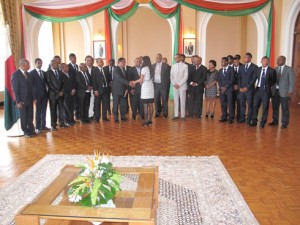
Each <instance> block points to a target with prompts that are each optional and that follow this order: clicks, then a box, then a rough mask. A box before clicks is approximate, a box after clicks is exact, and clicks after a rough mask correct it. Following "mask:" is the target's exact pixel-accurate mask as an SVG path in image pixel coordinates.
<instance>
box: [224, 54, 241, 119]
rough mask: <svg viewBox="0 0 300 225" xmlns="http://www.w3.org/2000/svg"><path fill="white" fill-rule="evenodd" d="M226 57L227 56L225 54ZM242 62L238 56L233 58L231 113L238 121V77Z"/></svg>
mask: <svg viewBox="0 0 300 225" xmlns="http://www.w3.org/2000/svg"><path fill="white" fill-rule="evenodd" d="M227 58H228V56H227ZM242 65H243V64H242V63H240V60H239V58H238V57H234V58H233V70H234V82H233V99H232V103H233V113H234V116H236V120H237V121H240V111H241V110H240V101H239V98H238V96H239V83H238V79H239V77H240V76H241V69H242Z"/></svg>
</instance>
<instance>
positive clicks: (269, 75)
mask: <svg viewBox="0 0 300 225" xmlns="http://www.w3.org/2000/svg"><path fill="white" fill-rule="evenodd" d="M261 71H262V67H258V69H257V70H256V74H255V75H256V79H257V85H258V84H259V81H260V76H261ZM275 83H276V70H274V69H273V68H271V67H269V66H268V69H267V71H266V89H265V90H266V92H267V93H268V94H270V95H271V94H272V93H271V88H272V86H273V85H274V84H275ZM257 89H258V87H257Z"/></svg>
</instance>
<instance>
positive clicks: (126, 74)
mask: <svg viewBox="0 0 300 225" xmlns="http://www.w3.org/2000/svg"><path fill="white" fill-rule="evenodd" d="M130 69H131V66H127V65H126V66H125V68H124V71H125V76H126V79H128V74H129V70H130Z"/></svg>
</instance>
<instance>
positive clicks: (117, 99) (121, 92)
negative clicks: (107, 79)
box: [112, 58, 134, 123]
mask: <svg viewBox="0 0 300 225" xmlns="http://www.w3.org/2000/svg"><path fill="white" fill-rule="evenodd" d="M125 65H126V60H125V58H119V59H118V66H117V67H115V69H114V71H113V82H112V93H113V113H114V119H115V122H116V123H118V122H119V106H120V113H121V120H122V121H127V118H126V117H125V114H126V97H127V93H128V86H131V87H134V82H133V81H130V82H129V81H128V80H127V78H126V74H125V71H124V68H125Z"/></svg>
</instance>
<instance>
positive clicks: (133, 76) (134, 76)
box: [127, 66, 142, 94]
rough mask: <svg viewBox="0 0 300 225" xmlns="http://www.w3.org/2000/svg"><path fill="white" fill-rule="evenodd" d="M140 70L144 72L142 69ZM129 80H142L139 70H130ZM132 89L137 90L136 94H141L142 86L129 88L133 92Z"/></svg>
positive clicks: (137, 85) (138, 84) (133, 68)
mask: <svg viewBox="0 0 300 225" xmlns="http://www.w3.org/2000/svg"><path fill="white" fill-rule="evenodd" d="M140 70H142V67H140ZM127 79H128V81H135V80H138V79H140V74H139V72H138V71H137V68H136V67H135V66H133V67H131V68H130V70H129V71H128V77H127ZM132 89H133V90H135V92H136V93H137V94H139V93H141V84H140V83H137V84H136V85H135V87H134V88H132V87H130V86H129V90H132Z"/></svg>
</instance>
